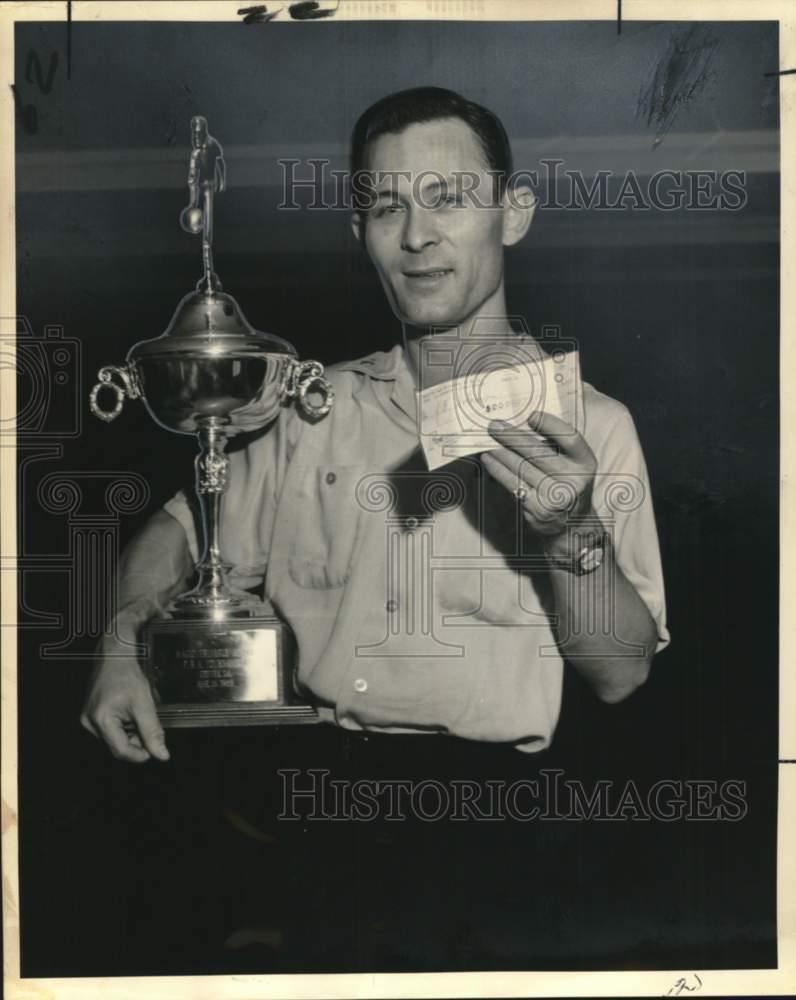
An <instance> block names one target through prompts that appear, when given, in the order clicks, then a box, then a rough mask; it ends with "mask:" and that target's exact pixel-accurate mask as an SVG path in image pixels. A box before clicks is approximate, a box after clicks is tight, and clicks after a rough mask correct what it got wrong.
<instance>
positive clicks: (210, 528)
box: [174, 417, 257, 619]
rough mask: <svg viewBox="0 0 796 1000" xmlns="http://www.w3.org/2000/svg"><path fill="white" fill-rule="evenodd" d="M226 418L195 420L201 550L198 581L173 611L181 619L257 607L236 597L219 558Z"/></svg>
mask: <svg viewBox="0 0 796 1000" xmlns="http://www.w3.org/2000/svg"><path fill="white" fill-rule="evenodd" d="M229 422H230V421H229V417H200V418H198V419H197V428H198V430H197V436H198V438H199V449H200V450H199V454H198V455H197V456H196V461H195V463H194V467H195V469H196V492H197V494H198V496H199V503H200V506H201V511H202V527H203V530H204V549H203V552H202V557H201V559H200V560H199V563H198V565H197V567H196V569H197V572H198V574H199V581H198V583H197V585H196V586H195V587H194V589H193V590H191V591H189V592H188V593H187V594H183V595H182V596H181V597H178V598H177V600H176V601H175V602H174V609H175V611H177V613H178V614H180V615H185V614H193V615H198V616H200V617H203V618H205V617H206V618H216V619H221V618H228V617H230V616H234V615H238V616H246V615H249V614H252V612H253V607H254V605H255V604H256V603H257V602H256V599H255V598H252V597H250V596H249V595H248V594H244V593H240V594H238V593H236V592H235V591H234V590H233V589H232V588H231V587H230V584H229V571H230V569H231V566H230V564H229V563H227V562H225V561H224V560H223V559H222V558H221V548H220V543H219V521H220V517H219V515H220V511H221V498H222V496H223V495H224V493H225V492H226V489H227V483H228V480H229V458H227V455H226V454H225V451H224V449H225V448H226V444H227V434H226V430H225V428H226V425H227V424H228V423H229Z"/></svg>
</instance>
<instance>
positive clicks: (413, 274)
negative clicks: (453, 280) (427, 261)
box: [403, 267, 453, 281]
mask: <svg viewBox="0 0 796 1000" xmlns="http://www.w3.org/2000/svg"><path fill="white" fill-rule="evenodd" d="M403 273H404V276H405V277H407V278H412V279H414V280H416V281H433V280H434V279H436V278H443V277H444V276H445V275H446V274H452V273H453V268H452V267H435V268H430V267H428V268H422V269H421V268H414V269H412V270H411V271H404V272H403Z"/></svg>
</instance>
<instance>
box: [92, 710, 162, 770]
mask: <svg viewBox="0 0 796 1000" xmlns="http://www.w3.org/2000/svg"><path fill="white" fill-rule="evenodd" d="M96 726H97V728H98V730H99V735H100V737H101V738H102V739H103V740H104V741H105V742H106V743H107V744H108V749H109V750H110V752H111V753H112V754H113V756H114V757H116V759H117V760H126V761H129V762H130V763H131V764H143V763H144V761H147V760H149V757H150V755H149V753H148V752H147V751H146V750H145V749H144V748H143V747H140V746H136V745H135V743H133V742H132V740H131V739H130V737H129V736H128V734H127V732H126V731H125V728H124V724H123V722H122V719H121V718H120V717H119V716H118V715H107V716H104V717H100V718H97V720H96Z"/></svg>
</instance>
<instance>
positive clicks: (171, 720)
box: [90, 117, 334, 726]
mask: <svg viewBox="0 0 796 1000" xmlns="http://www.w3.org/2000/svg"><path fill="white" fill-rule="evenodd" d="M191 138H192V146H193V149H192V151H191V159H190V168H189V173H188V187H189V190H190V194H191V200H190V204H189V205H188V207H187V208H185V209H184V210H183V212H182V214H181V216H180V223H181V225H182V227H183V229H185V230H186V231H187V232H189V233H192V234H195V235H201V237H202V260H203V265H204V274H203V276H202V278H201V279H200V281H199V282H198V284H197V286H196V290H195V291H194V292H191V293H190V294H189V295H186V296H185V298H184V299H183V300H182V301H181V302H180V304H179V305H178V306H177V309H176V311H175V313H174V316H173V317H172V320H171V323H169V326H168V328H167V329H166V331H165V333H163V334H161V336H159V337H155V338H153V339H151V340H142V341H139V342H138V343H137V344H135V345H134V346H133V347H132V348H130V350H129V352H128V354H127V358H126V361H125V364H124V365H122V366H116V365H106V366H104V367H103V368H101V369H100V370H99V373H98V378H99V382H98V383H97V384H96V385H95V386H94V388H93V389H92V391H91V396H90V406H91V411H92V413H94V415H95V416H97V417H99V418H100V419H101V420H104V421H106V422H110V421H112V420H114V419H115V418H116V417H117V416H118V415H119V413H120V412H121V410H122V407H123V405H124V401H125V399H139V398H140V399H142V400H143V401H144V405H145V406H146V408H147V410H148V411H149V414H150V416H151V417H152V419H153V420H155V421H156V423H158V424H160V426H161V427H164V428H165V429H166V430H169V431H174V432H176V433H178V434H196V436H197V437H198V439H199V454H198V455H197V458H196V463H195V467H196V492H197V494H198V497H199V502H200V506H201V511H202V522H203V528H204V551H203V554H202V557H201V559H200V561H199V564H198V566H197V573H198V582H197V584H196V586H195V587H194V588H193V589H192V590H190V591H188V592H187V593H184V594H181V595H180V596H179V597H177V598H176V599H175V600H173V601H172V603H171V605H170V606H169V607H168V609H167V614H166V616H165V617H163V618H158V619H153V620H152V621H151V622H149V623H148V625H147V626H146V628H145V629H144V633H143V635H142V639H143V641H144V642H145V644H146V646H147V649H148V655H147V658H146V660H145V662H144V667H145V670H146V672H147V674H148V676H149V679H150V682H151V684H152V687H153V692H154V695H155V700H156V702H157V704H158V714H159V716H160V719H161V722H162V723H163V725H166V726H169V725H170V726H212V725H253V724H262V723H284V722H314V721H317V718H318V717H317V713H316V712H315V710H314V709H313V708H312V707H311V706H310V705H307V704H305V703H303V702H302V701H301V699H300V697H299V695H298V692H297V690H296V687H295V668H296V663H295V641H294V639H293V636H292V633H291V631H290V628H289V626H288V625H287V624H286V623H285V622H283V621H282V620H281V619H279V618H278V617H277V615H276V614H275V612H274V609H273V608H272V607H271V605H270V604H269V603H268V602H266V601H263V600H261V599H259V598H257V597H254V596H253V595H251V594H249V593H247V592H245V591H240V590H237V589H236V588H235V587H234V586H233V585H232V584H231V583H230V570H231V568H232V567H231V566H230V564H229V563H227V562H226V561H225V560H224V558H223V557H222V555H221V552H220V549H219V513H220V506H221V498H222V496H223V494H224V492H225V490H226V488H227V481H228V478H229V459H228V458H227V456H226V454H225V448H226V443H227V428H228V426H229V424H230V423H231V418H230V414H231V413H232V412H233V411H236V410H241V409H242V408H244V407H255V408H256V412H257V415H258V422H259V423H261V424H262V425H265V424H267V423H268V422H270V420H272V419H273V418H275V417H276V415H277V413H278V412H279V409H280V407H281V406H283V405H286V404H289V403H290V402H291V401H293V402H295V405H297V406H298V407H299V408H300V409H301V411H302V412H303V414H304V415H305V416H306V417H307V418H308V419H310V420H319V419H321V418H322V417H324V416H325V415H326V414H327V413H328V412H329V410H330V408H331V406H332V403H333V400H334V392H333V389H332V387H331V385H330V384H329V382H328V381H327V380H326V379H325V378H324V377H323V365H321V364H320V363H319V362H317V361H299V360H298V357H297V354H296V351H295V349H294V348H293V347H292V346H291V345H290V344H289V343H288V342H287V341H285V340H282V339H281V338H280V337H275V336H272V335H271V334H268V333H262V332H261V331H259V330H255V329H254V328H253V327H252V326H251V325H250V324H249V323H248V322H247V320H246V318H245V317H244V315H243V313H242V311H241V309H240V306H239V305H238V303H237V302H236V301H235V299H234V298H232V296H231V295H227V294H226V293H224V292H223V291H222V290H221V283H220V282H219V280H218V276H217V275H216V273H215V271H214V270H213V200H214V197H215V195H216V193H217V192H220V191H223V190H224V189H225V187H226V168H225V164H224V154H223V150H222V148H221V146H220V145H219V143H218V142H217V141H216V140H215V139H214V138H213V137H212V136H211V135H210V134H209V133H208V130H207V121H206V120H205V119H204V118H201V117H196V118H192V119H191ZM108 393H111V394H113V396H114V397H115V398H114V400H113V406H112V407H111V408H110V409H105V408H104V407H103V406H102V405H101V403H102V401H103V398H105V399H106V401H108V400H107V394H108Z"/></svg>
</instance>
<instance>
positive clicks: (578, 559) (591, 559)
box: [544, 531, 610, 576]
mask: <svg viewBox="0 0 796 1000" xmlns="http://www.w3.org/2000/svg"><path fill="white" fill-rule="evenodd" d="M579 534H580V537H581V539H586V540H585V541H584V542H583V544H582V545H581V546H580V547H579V548H577V549H576V552H575V555H573V556H570V557H569V558H567V557H566V556H556V555H552V554H551V553H550V552H548V551H547V549H545V550H544V554H545V556H546V558H547V561H548V563H549V564H550V565H551V566H555V568H556V569H564V570H566V571H567V572H568V573H574V574H575V576H586V574H587V573H593V572H594V571H595V570H596V569H597V568H598V567H600V566H601V565H602V563H603V560H604V559H605V552H606V549H607V548H608V545H609V544H610V538H609V536H608V532H607V531H589V532H582V533H579Z"/></svg>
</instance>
